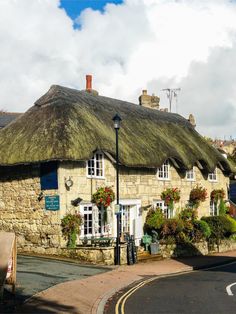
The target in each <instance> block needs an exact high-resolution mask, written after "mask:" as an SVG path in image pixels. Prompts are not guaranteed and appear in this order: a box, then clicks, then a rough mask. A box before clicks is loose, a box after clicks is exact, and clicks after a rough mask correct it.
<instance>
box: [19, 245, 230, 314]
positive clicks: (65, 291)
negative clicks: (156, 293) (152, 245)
mask: <svg viewBox="0 0 236 314" xmlns="http://www.w3.org/2000/svg"><path fill="white" fill-rule="evenodd" d="M234 261H236V251H230V252H226V253H216V254H213V255H207V256H196V257H189V258H178V259H166V260H161V261H152V262H148V263H139V264H135V265H132V266H128V265H122V266H117V267H116V268H114V269H113V270H111V271H109V272H106V273H102V274H98V275H94V276H91V277H88V278H85V279H82V280H73V281H68V282H64V283H61V284H58V285H56V286H53V287H51V288H49V289H47V290H45V291H42V292H40V293H38V294H36V295H34V296H33V297H31V298H30V299H29V300H28V301H27V302H25V303H24V304H23V306H22V307H21V308H19V310H18V312H17V313H34V314H39V313H40V314H54V313H55V314H56V313H60V314H64V313H70V314H88V313H91V314H96V313H98V314H101V313H102V312H103V306H104V305H105V303H106V300H108V298H109V297H111V295H113V294H115V292H117V291H119V290H121V289H123V288H125V287H127V286H129V285H131V284H133V283H135V282H136V281H140V280H142V279H145V278H147V277H151V276H165V275H171V274H177V273H181V272H187V271H192V270H196V269H203V268H207V267H212V266H217V265H221V264H224V263H230V262H234Z"/></svg>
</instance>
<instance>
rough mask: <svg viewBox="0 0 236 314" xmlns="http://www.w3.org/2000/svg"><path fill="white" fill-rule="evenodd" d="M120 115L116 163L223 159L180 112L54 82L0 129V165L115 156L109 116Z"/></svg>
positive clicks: (140, 164) (151, 164) (206, 164)
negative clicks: (30, 105) (42, 94)
mask: <svg viewBox="0 0 236 314" xmlns="http://www.w3.org/2000/svg"><path fill="white" fill-rule="evenodd" d="M116 113H119V114H120V116H121V118H122V124H121V128H120V130H119V140H120V142H119V148H120V162H121V163H122V164H123V165H126V166H130V167H150V168H152V167H159V166H160V165H161V164H162V163H163V162H164V161H165V160H166V159H167V158H170V157H172V158H173V159H175V160H176V161H177V163H179V164H180V165H181V166H182V167H184V168H188V169H190V168H191V167H192V166H193V165H194V164H195V163H196V161H200V162H201V164H202V165H204V167H206V168H207V169H208V170H213V169H214V168H215V166H216V165H217V164H218V163H219V162H220V163H221V165H222V166H223V168H224V170H226V171H230V166H229V164H228V163H227V160H226V159H225V158H224V157H223V156H222V155H221V154H220V153H219V152H217V150H216V149H214V148H213V147H212V146H210V145H209V144H208V143H207V142H206V141H205V140H204V138H203V137H202V136H200V135H199V134H198V133H197V132H196V131H195V129H194V128H193V127H192V126H191V124H190V123H189V122H188V121H187V120H186V119H184V118H183V117H181V116H180V115H178V114H173V113H167V112H161V111H158V110H153V109H148V108H144V107H142V106H138V105H134V104H132V103H128V102H124V101H120V100H116V99H111V98H108V97H102V96H98V95H93V94H90V93H88V92H86V91H77V90H74V89H70V88H65V87H61V86H57V85H53V86H52V87H51V88H50V90H49V91H48V92H47V93H46V94H45V95H44V96H42V97H41V98H40V99H39V100H37V101H36V102H35V105H34V106H33V107H31V108H30V109H29V110H28V111H27V112H26V113H25V114H23V115H22V116H21V117H19V118H18V119H17V120H15V121H14V122H12V123H11V124H10V125H9V126H7V127H5V128H3V129H2V130H0V147H1V150H0V164H1V165H14V164H20V163H36V162H42V161H48V160H88V159H89V158H90V157H91V156H92V155H93V152H95V151H96V150H101V151H103V152H107V153H109V154H110V155H111V156H113V157H114V156H115V132H114V128H113V121H112V118H113V116H114V115H115V114H116Z"/></svg>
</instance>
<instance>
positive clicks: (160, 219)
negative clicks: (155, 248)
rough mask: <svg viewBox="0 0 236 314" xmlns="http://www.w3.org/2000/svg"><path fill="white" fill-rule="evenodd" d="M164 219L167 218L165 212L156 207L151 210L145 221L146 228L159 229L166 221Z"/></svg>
mask: <svg viewBox="0 0 236 314" xmlns="http://www.w3.org/2000/svg"><path fill="white" fill-rule="evenodd" d="M164 219H165V218H164V216H163V213H162V212H161V210H160V209H159V208H157V209H156V210H154V209H151V210H149V212H148V214H147V217H146V222H145V226H146V229H149V230H152V229H156V230H159V229H160V228H161V226H162V225H163V223H164Z"/></svg>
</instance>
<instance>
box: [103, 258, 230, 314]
mask: <svg viewBox="0 0 236 314" xmlns="http://www.w3.org/2000/svg"><path fill="white" fill-rule="evenodd" d="M232 283H235V285H232V286H231V288H230V287H229V288H230V289H229V288H228V290H230V291H231V294H233V295H229V294H228V293H229V291H228V293H227V291H226V287H227V286H229V285H230V284H232ZM134 289H135V288H134ZM123 294H124V292H123ZM119 299H120V303H119V305H120V306H119V307H117V309H119V310H118V311H116V312H115V305H116V304H117V301H118V300H119ZM107 306H109V307H108V309H107V310H106V313H125V314H141V313H142V314H149V313H153V314H154V313H155V314H158V313H165V314H167V313H168V314H189V313H199V314H213V313H214V314H221V313H222V314H226V313H227V314H235V313H236V263H232V264H229V265H225V266H220V267H217V268H212V269H209V270H202V271H195V272H190V273H186V274H181V275H176V276H171V277H166V278H159V279H155V280H153V281H150V282H149V283H146V284H144V285H143V286H142V287H140V288H138V289H137V290H134V291H133V293H132V292H131V291H130V295H127V299H126V301H125V302H124V298H123V301H122V300H121V295H119V296H118V297H117V298H116V300H113V301H110V304H108V305H107ZM122 307H123V311H122Z"/></svg>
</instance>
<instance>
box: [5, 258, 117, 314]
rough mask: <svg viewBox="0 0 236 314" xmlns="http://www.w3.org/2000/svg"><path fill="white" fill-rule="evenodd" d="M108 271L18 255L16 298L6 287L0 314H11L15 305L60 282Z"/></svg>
mask: <svg viewBox="0 0 236 314" xmlns="http://www.w3.org/2000/svg"><path fill="white" fill-rule="evenodd" d="M108 270H111V268H109V267H100V266H93V265H81V264H78V263H73V262H68V261H59V260H55V259H48V258H42V257H31V256H23V255H18V257H17V276H16V277H17V285H16V296H15V298H13V295H12V294H11V293H9V292H8V290H9V291H10V287H8V288H7V290H6V291H5V292H4V303H3V304H0V313H1V314H2V313H4V314H5V313H13V309H14V308H15V307H16V306H17V305H19V304H21V303H23V302H24V301H25V300H26V299H28V298H29V297H31V296H32V295H34V294H35V293H37V292H40V291H42V290H45V289H48V288H49V287H52V286H54V285H56V284H59V283H61V282H65V281H70V280H75V279H83V278H85V277H88V276H93V275H96V274H99V273H102V272H105V271H108Z"/></svg>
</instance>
